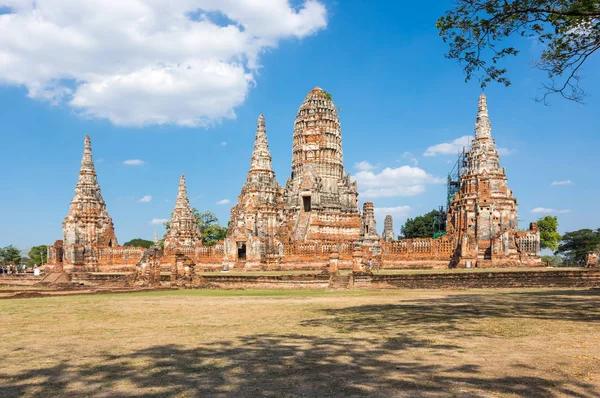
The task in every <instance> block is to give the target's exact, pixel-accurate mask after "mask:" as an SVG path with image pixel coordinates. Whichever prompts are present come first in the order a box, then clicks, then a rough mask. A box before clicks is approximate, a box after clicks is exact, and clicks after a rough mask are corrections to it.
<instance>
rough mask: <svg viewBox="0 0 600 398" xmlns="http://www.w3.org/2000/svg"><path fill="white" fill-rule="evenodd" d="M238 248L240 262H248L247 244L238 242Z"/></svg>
mask: <svg viewBox="0 0 600 398" xmlns="http://www.w3.org/2000/svg"><path fill="white" fill-rule="evenodd" d="M237 247H238V260H242V261H245V260H246V243H245V242H238V243H237Z"/></svg>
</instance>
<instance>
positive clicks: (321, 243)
mask: <svg viewBox="0 0 600 398" xmlns="http://www.w3.org/2000/svg"><path fill="white" fill-rule="evenodd" d="M229 227H230V229H229V232H228V236H227V239H226V241H225V260H224V264H225V265H226V266H227V267H238V268H240V267H241V268H244V269H253V268H265V267H266V268H273V267H280V266H282V263H285V262H288V263H289V262H296V263H298V262H303V261H304V260H306V262H307V263H314V262H315V261H318V256H317V257H315V256H311V254H314V253H312V251H318V252H319V253H320V254H321V255H325V256H328V255H329V253H330V252H331V251H335V250H341V251H346V252H347V253H348V254H350V253H351V251H352V245H353V243H354V242H355V241H356V240H357V239H358V238H359V236H360V231H361V214H360V211H359V208H358V187H357V185H356V182H352V181H351V179H350V175H349V174H347V173H346V171H345V168H344V164H343V158H342V134H341V126H340V121H339V118H338V115H337V110H336V108H335V105H334V104H333V101H332V100H331V96H330V95H329V94H328V93H327V92H325V91H324V90H322V89H321V88H319V87H315V88H314V89H313V90H311V91H310V92H309V93H308V95H307V96H306V98H305V100H304V102H303V103H302V104H301V105H300V109H299V110H298V114H297V117H296V121H295V123H294V134H293V145H292V172H291V176H290V178H289V179H288V180H287V183H286V186H285V188H282V187H281V186H280V185H279V184H278V183H277V180H276V179H275V173H274V172H273V170H272V167H271V153H270V152H269V147H268V142H267V136H266V128H265V120H264V116H263V115H260V117H259V119H258V126H257V130H256V137H255V142H254V150H253V153H252V158H251V162H250V170H249V171H248V175H247V178H246V183H245V184H244V186H243V188H242V191H241V194H240V196H239V198H238V201H237V203H236V205H235V206H233V208H232V209H231V219H230V222H229ZM367 228H368V227H367ZM374 235H377V231H376V230H375V229H374V230H372V231H371V233H370V234H368V238H369V239H372V238H373V236H374ZM377 239H379V237H378V236H377Z"/></svg>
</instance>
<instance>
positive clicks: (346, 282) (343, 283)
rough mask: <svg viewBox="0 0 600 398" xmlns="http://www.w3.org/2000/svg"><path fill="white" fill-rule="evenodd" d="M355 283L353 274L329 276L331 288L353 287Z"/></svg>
mask: <svg viewBox="0 0 600 398" xmlns="http://www.w3.org/2000/svg"><path fill="white" fill-rule="evenodd" d="M353 285H354V278H353V276H352V275H331V276H330V277H329V288H330V289H351V288H352V286H353Z"/></svg>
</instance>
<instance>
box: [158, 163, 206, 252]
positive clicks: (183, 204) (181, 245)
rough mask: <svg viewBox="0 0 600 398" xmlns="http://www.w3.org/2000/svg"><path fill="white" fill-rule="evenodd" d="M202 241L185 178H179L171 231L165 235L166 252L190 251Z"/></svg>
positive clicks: (170, 222)
mask: <svg viewBox="0 0 600 398" xmlns="http://www.w3.org/2000/svg"><path fill="white" fill-rule="evenodd" d="M199 241H200V236H199V234H198V227H197V225H196V218H195V217H194V212H193V211H192V208H191V207H190V201H189V199H188V196H187V188H186V186H185V176H184V175H183V174H182V175H181V177H180V178H179V188H178V190H177V200H176V201H175V208H174V209H173V213H172V214H171V220H170V221H169V229H168V231H167V233H166V235H165V252H167V253H173V252H176V251H178V250H182V249H186V248H187V249H190V248H194V247H195V246H196V243H197V242H199Z"/></svg>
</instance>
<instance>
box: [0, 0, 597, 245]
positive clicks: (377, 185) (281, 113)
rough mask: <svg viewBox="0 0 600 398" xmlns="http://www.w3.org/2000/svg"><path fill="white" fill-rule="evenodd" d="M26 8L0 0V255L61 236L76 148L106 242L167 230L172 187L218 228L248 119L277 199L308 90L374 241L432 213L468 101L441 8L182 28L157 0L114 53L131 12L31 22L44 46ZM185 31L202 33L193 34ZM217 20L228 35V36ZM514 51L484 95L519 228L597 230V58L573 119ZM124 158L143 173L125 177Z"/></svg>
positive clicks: (464, 126) (223, 9)
mask: <svg viewBox="0 0 600 398" xmlns="http://www.w3.org/2000/svg"><path fill="white" fill-rule="evenodd" d="M27 3H29V2H24V1H15V0H10V1H9V0H0V10H4V11H2V12H3V13H4V15H0V37H4V38H2V39H0V48H3V49H4V51H5V55H6V54H8V56H9V58H5V59H9V61H10V62H13V61H14V62H13V64H10V62H9V64H5V65H2V64H0V109H1V111H0V121H1V122H0V131H1V134H2V146H0V170H1V171H2V177H3V178H2V184H0V220H1V224H0V225H1V227H0V246H5V245H8V244H15V245H17V246H19V247H27V246H31V245H37V244H43V243H45V244H49V243H52V242H53V241H54V240H56V239H60V238H61V223H62V220H63V218H64V217H65V216H66V214H67V212H68V209H69V202H70V200H71V198H72V195H73V188H74V186H75V183H76V181H77V174H78V170H79V164H80V160H81V153H82V150H83V138H84V136H85V134H89V135H90V136H91V139H92V147H93V153H94V159H95V161H96V169H97V172H98V179H99V182H100V186H101V188H102V193H103V196H104V199H105V201H106V203H107V206H108V211H109V213H110V214H111V216H112V218H113V221H114V223H115V228H116V232H117V237H118V239H119V241H120V242H121V243H123V242H125V241H127V240H130V239H132V238H136V237H141V238H145V239H152V236H153V233H154V231H157V232H159V233H162V226H161V225H160V224H153V223H152V220H160V219H166V218H167V217H168V216H169V214H170V212H171V210H172V207H173V205H174V199H175V197H176V195H177V184H178V177H179V175H180V174H182V173H183V174H185V175H186V180H187V185H188V193H189V196H190V201H191V204H192V205H193V206H194V207H197V208H198V209H201V210H212V211H214V212H215V213H216V214H217V216H218V217H219V220H220V221H221V223H222V224H226V223H227V221H228V219H229V210H230V208H231V206H232V205H233V203H234V202H235V200H236V199H237V196H238V194H239V192H240V189H241V187H242V184H243V182H244V180H245V176H246V172H247V170H248V167H249V162H250V155H251V151H252V145H253V139H254V133H255V128H256V120H257V117H258V115H259V114H260V113H263V114H264V115H265V118H266V123H267V134H268V138H269V144H270V148H271V153H272V156H273V166H274V169H275V172H276V175H277V178H278V180H279V182H280V184H285V181H286V179H287V178H288V176H289V173H290V171H291V170H290V167H291V146H292V133H293V123H294V118H295V115H296V112H297V110H298V107H299V106H300V104H301V102H302V100H303V98H304V97H305V95H306V94H307V93H308V91H310V89H312V88H313V87H314V86H317V85H318V86H320V87H322V88H324V89H326V90H327V91H329V92H330V93H331V94H332V96H333V99H334V102H335V103H336V105H337V106H338V108H340V109H341V111H340V119H341V123H342V135H343V146H344V161H345V165H346V168H347V170H348V171H349V172H350V173H351V174H352V175H353V176H357V175H358V177H357V179H358V181H359V190H360V192H361V196H360V197H359V199H360V200H361V203H362V202H364V201H366V200H369V201H373V202H374V204H375V207H376V209H377V208H378V209H383V210H379V211H378V213H377V216H378V221H379V223H378V226H379V229H380V230H381V229H382V228H383V222H382V220H383V217H384V216H385V213H388V212H389V213H391V214H393V215H394V219H395V225H394V227H395V230H396V231H398V230H399V228H400V225H401V223H402V221H403V220H404V219H405V218H406V217H414V216H417V215H419V214H422V213H425V212H427V211H429V210H430V209H432V208H434V207H437V206H439V205H442V204H444V202H445V194H446V193H445V191H446V186H445V184H443V183H440V181H441V180H443V179H445V177H446V174H447V172H448V171H449V169H450V168H451V167H452V164H453V163H454V161H455V160H456V156H455V154H454V148H458V146H457V145H458V144H456V145H453V146H452V145H442V146H440V144H444V143H446V144H452V142H453V141H455V140H457V141H456V142H457V143H460V142H462V141H461V140H460V138H461V137H464V136H468V135H471V134H473V127H474V123H475V116H476V110H477V99H478V96H479V94H480V92H481V90H480V88H479V87H478V84H477V83H476V82H469V83H465V82H464V76H463V73H462V71H461V69H460V67H459V66H458V65H457V64H456V63H455V62H454V61H451V60H447V59H445V58H444V53H445V51H446V46H445V45H444V43H443V42H442V41H441V39H440V38H439V37H438V34H437V31H436V29H435V21H436V19H437V18H438V17H439V16H440V15H442V14H443V12H444V11H445V10H446V9H447V8H449V7H451V6H452V2H451V1H439V2H427V3H420V2H412V3H411V5H410V8H407V5H406V4H401V2H396V3H397V4H395V3H393V2H387V1H358V0H346V1H343V2H341V1H338V2H330V1H320V2H316V1H309V2H308V3H307V4H304V3H302V2H293V3H294V4H293V7H291V8H290V6H289V5H288V4H287V2H286V1H266V0H265V1H263V2H261V1H255V2H249V1H247V2H240V3H236V4H234V5H232V4H233V3H235V2H232V1H223V2H221V3H219V4H222V5H219V6H215V5H214V4H216V3H215V2H211V1H208V0H203V1H198V2H197V3H198V7H197V8H198V9H205V10H206V11H207V12H206V13H203V11H195V12H194V13H193V14H192V13H187V12H186V13H185V14H184V13H183V11H182V10H184V11H185V10H186V8H185V7H188V8H189V3H194V2H189V1H181V2H179V1H174V2H171V4H174V5H173V6H172V7H173V9H171V8H169V7H166V8H169V9H168V10H166V11H165V10H163V9H159V10H153V11H154V13H153V14H152V15H151V18H147V19H146V20H150V21H151V23H149V25H147V26H146V25H144V26H141V27H140V26H136V29H138V33H139V32H142V33H143V34H147V35H148V37H149V39H151V40H148V41H144V39H139V40H138V41H137V42H136V43H138V45H136V46H135V47H131V48H129V47H127V45H128V43H129V41H128V40H129V39H130V38H123V37H122V36H120V35H122V34H123V32H124V31H127V28H128V24H130V23H131V24H134V18H133V16H135V15H136V13H144V12H147V10H145V9H133V10H129V9H125V10H123V9H122V8H123V7H124V6H122V4H121V5H120V3H119V2H117V1H116V0H114V1H107V2H106V4H104V5H103V6H102V9H101V10H97V9H94V8H93V7H97V6H94V5H88V6H83V5H81V8H80V9H78V10H69V12H67V11H65V10H61V9H60V7H61V6H60V5H53V7H54V8H52V9H51V10H50V11H57V10H58V11H60V12H50V11H49V10H48V9H46V10H37V11H38V13H40V12H41V15H47V18H48V21H47V22H48V24H49V25H52V26H54V29H55V30H54V31H52V30H51V28H49V27H48V26H46V25H44V26H42V27H40V26H37V25H35V22H33V21H34V20H33V19H32V17H31V15H32V12H33V11H32V10H31V7H30V6H28V5H27ZM133 3H140V4H141V3H145V2H144V1H142V0H139V1H138V2H132V4H133ZM179 3H181V4H179ZM242 3H243V5H240V4H242ZM210 4H212V5H210ZM261 4H262V6H264V7H263V8H261ZM265 4H267V6H265ZM2 6H4V7H2ZM85 7H89V8H85ZM111 7H114V9H113V8H111ZM178 7H179V8H178ZM210 7H213V9H211V8H210ZM215 7H217V8H215ZM265 7H266V8H265ZM44 13H46V14H44ZM169 13H172V14H173V15H175V16H177V15H188V16H190V18H192V20H187V21H184V22H182V19H181V18H180V19H177V18H175V19H173V21H177V23H181V24H182V25H181V26H179V28H180V29H179V30H177V29H174V30H173V29H171V30H169V29H167V28H165V27H164V26H167V25H168V24H167V23H166V22H169V23H171V25H168V26H172V22H173V21H170V20H169V15H171V14H169ZM104 14H106V15H104ZM56 15H58V16H56ZM90 15H94V17H95V18H97V19H99V22H98V26H105V27H106V26H115V28H114V29H113V28H112V27H110V28H106V29H100V28H98V30H97V31H95V30H94V24H93V23H92V22H87V23H85V22H86V18H88V17H89V16H90ZM165 15H166V16H165ZM9 17H10V18H12V19H11V20H8V18H9ZM52 18H53V19H52ZM102 18H107V20H109V19H110V20H112V21H115V22H113V25H110V24H103V23H101V22H102ZM138 20H139V18H138ZM183 20H185V18H183ZM81 21H83V22H81ZM94 21H95V20H94ZM202 21H203V22H204V24H203V25H202V29H204V30H202V29H199V28H197V25H194V23H199V22H202ZM231 23H238V25H237V26H238V27H235V26H234V25H231V26H229V27H227V25H228V24H231ZM239 26H243V27H241V28H239ZM196 29H199V30H196ZM211 29H212V30H211ZM6 32H10V34H11V35H13V37H7V35H3V34H2V33H6ZM65 32H66V33H65ZM61 34H62V35H64V37H63V36H60V35H61ZM152 35H154V36H152ZM207 35H208V36H207ZM206 37H209V38H210V40H203V38H206ZM190 38H192V39H194V40H192V39H190ZM195 40H196V41H195ZM4 41H6V42H4ZM157 43H158V44H157ZM163 44H164V45H163ZM517 44H518V45H519V47H520V49H521V50H522V53H521V55H520V56H519V57H517V58H515V59H514V60H510V62H509V63H508V65H507V66H508V67H509V73H510V77H511V79H512V81H513V84H512V85H511V86H510V87H508V88H505V87H502V86H499V85H491V86H490V87H488V88H487V89H486V91H485V93H486V95H487V96H488V105H489V111H490V117H491V121H492V134H493V136H494V138H495V139H496V143H497V145H498V147H500V148H503V149H502V155H501V162H502V164H503V165H504V166H506V169H507V175H508V179H509V180H508V181H509V187H510V188H512V189H513V192H514V195H515V196H516V197H517V199H518V203H519V220H520V226H521V227H526V226H527V224H528V223H529V222H530V221H535V220H536V219H537V218H538V217H540V216H543V215H545V214H547V213H552V214H556V215H558V216H559V223H560V230H561V231H562V232H565V231H570V230H574V229H579V228H598V227H600V212H599V211H597V206H596V203H597V201H598V199H597V198H598V197H599V195H600V188H599V184H598V180H599V179H598V176H597V173H598V168H599V167H598V166H600V164H599V160H598V147H599V144H600V134H598V133H600V127H599V126H600V116H599V113H598V109H600V100H599V98H600V57H595V58H592V59H590V61H589V63H588V64H587V65H586V67H585V70H584V72H583V74H584V76H585V80H584V81H583V84H584V87H585V89H586V90H587V91H588V92H589V94H590V95H589V97H587V98H586V100H585V102H586V104H585V105H580V104H575V103H571V102H568V101H564V100H560V99H558V98H552V99H551V106H544V105H542V104H540V103H538V102H535V101H534V100H533V98H534V97H536V96H538V95H539V94H540V91H539V88H540V87H541V82H542V81H543V79H544V75H543V74H542V73H540V72H539V71H537V70H535V69H532V68H531V66H530V65H531V62H532V61H533V60H535V57H536V56H537V55H538V54H539V46H538V45H537V44H536V43H535V42H534V41H522V42H518V43H517ZM7 48H8V50H7ZM10 56H12V58H10ZM15 60H16V61H15ZM19 62H20V63H19ZM7 65H8V66H7ZM182 65H183V66H182ZM190 71H192V72H190ZM197 71H200V72H197ZM463 140H464V139H463ZM428 148H429V150H428ZM436 148H437V149H438V150H436ZM449 148H451V149H449ZM444 150H445V151H446V152H450V153H449V154H447V153H443V152H444ZM425 154H427V155H429V156H425ZM136 159H137V160H141V161H142V162H143V164H141V165H127V164H124V162H125V161H127V160H136ZM386 168H387V169H388V170H386ZM384 170H386V171H384ZM361 176H362V177H361ZM361 181H369V183H363V184H361ZM566 181H569V182H570V183H562V184H559V185H556V184H554V185H553V182H566ZM148 196H149V197H151V199H150V200H148V198H146V200H142V201H140V200H141V199H142V198H144V197H148ZM226 200H228V201H230V202H229V203H225V204H218V203H219V202H222V201H226ZM535 209H537V211H538V212H534V210H535ZM544 209H545V210H544Z"/></svg>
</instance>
